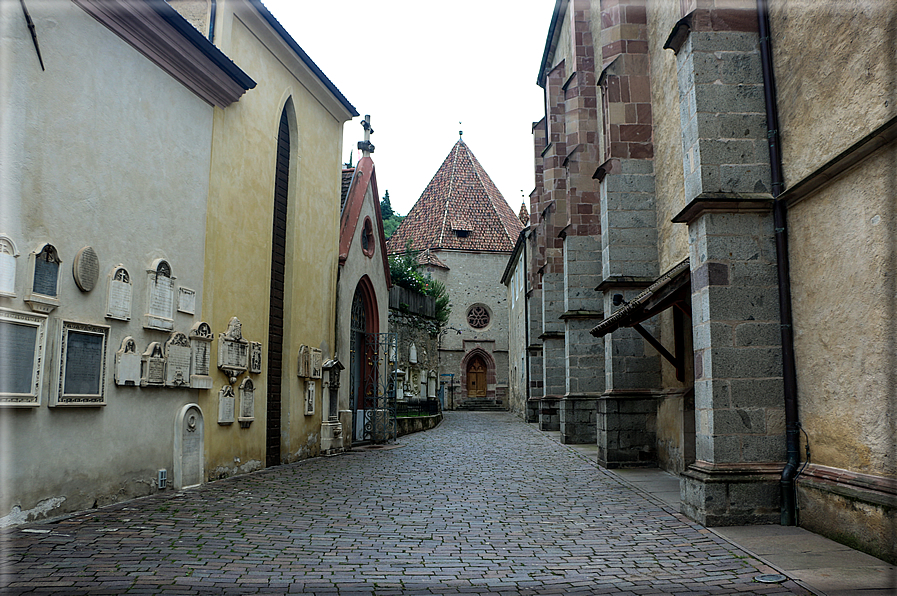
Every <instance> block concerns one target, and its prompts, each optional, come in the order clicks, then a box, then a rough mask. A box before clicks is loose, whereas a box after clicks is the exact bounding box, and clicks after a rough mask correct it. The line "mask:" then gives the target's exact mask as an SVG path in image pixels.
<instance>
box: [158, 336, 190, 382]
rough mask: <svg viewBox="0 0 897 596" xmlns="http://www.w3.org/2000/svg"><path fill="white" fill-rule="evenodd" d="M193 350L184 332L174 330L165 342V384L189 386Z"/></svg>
mask: <svg viewBox="0 0 897 596" xmlns="http://www.w3.org/2000/svg"><path fill="white" fill-rule="evenodd" d="M192 361H193V350H191V348H190V340H189V339H187V336H186V334H184V333H181V332H180V331H175V332H173V333H172V334H171V336H170V337H169V338H168V341H166V342H165V386H166V387H189V386H190V365H191V363H192Z"/></svg>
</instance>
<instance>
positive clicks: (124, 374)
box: [115, 335, 140, 387]
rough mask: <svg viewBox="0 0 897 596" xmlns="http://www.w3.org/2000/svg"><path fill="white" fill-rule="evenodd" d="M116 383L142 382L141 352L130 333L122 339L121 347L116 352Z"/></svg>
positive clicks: (135, 383) (137, 383) (125, 385)
mask: <svg viewBox="0 0 897 596" xmlns="http://www.w3.org/2000/svg"><path fill="white" fill-rule="evenodd" d="M115 384H116V385H118V386H120V387H122V386H124V387H136V386H137V385H139V384H140V354H138V353H137V342H136V341H134V338H133V337H131V336H130V335H129V336H127V337H125V338H124V339H123V340H121V348H119V350H118V351H117V352H116V353H115Z"/></svg>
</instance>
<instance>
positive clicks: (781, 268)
mask: <svg viewBox="0 0 897 596" xmlns="http://www.w3.org/2000/svg"><path fill="white" fill-rule="evenodd" d="M757 17H758V21H759V33H760V63H761V67H762V69H763V98H764V100H765V103H766V127H767V131H766V136H767V138H768V140H769V165H770V178H771V182H772V196H773V199H774V203H773V222H774V223H773V225H774V226H775V242H776V268H777V269H778V283H779V318H780V321H781V326H780V327H781V337H782V382H783V385H784V391H785V456H786V461H785V468H784V469H783V470H782V478H781V480H780V482H779V485H780V489H781V496H782V510H781V524H782V525H783V526H793V525H795V521H796V507H795V490H796V488H795V480H796V478H797V474H798V467H799V466H800V423H799V422H798V417H797V369H796V366H795V362H794V328H793V320H792V316H791V275H790V271H789V267H788V223H787V206H786V205H785V203H784V201H779V200H778V197H779V195H781V194H782V191H783V190H784V177H783V176H782V152H781V147H780V144H779V114H778V109H777V108H776V88H775V78H774V76H773V70H772V43H771V40H770V26H769V6H768V0H757Z"/></svg>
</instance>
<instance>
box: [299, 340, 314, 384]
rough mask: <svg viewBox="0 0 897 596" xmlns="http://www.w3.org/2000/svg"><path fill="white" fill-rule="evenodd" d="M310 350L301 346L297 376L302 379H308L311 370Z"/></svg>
mask: <svg viewBox="0 0 897 596" xmlns="http://www.w3.org/2000/svg"><path fill="white" fill-rule="evenodd" d="M310 356H311V353H310V348H309V347H308V346H306V345H301V346H299V358H298V364H297V366H296V374H297V375H298V376H300V377H302V378H308V377H309V376H310V375H309V371H310V369H311V358H310Z"/></svg>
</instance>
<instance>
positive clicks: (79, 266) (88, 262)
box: [72, 246, 100, 292]
mask: <svg viewBox="0 0 897 596" xmlns="http://www.w3.org/2000/svg"><path fill="white" fill-rule="evenodd" d="M72 275H73V276H74V278H75V283H76V284H77V285H78V287H79V288H80V289H81V291H82V292H89V291H91V290H92V289H93V288H94V287H95V286H96V285H97V279H99V277H100V259H99V257H98V256H97V252H96V251H95V250H94V249H93V247H91V246H85V247H84V248H82V249H81V250H79V251H78V254H76V255H75V258H74V260H73V261H72Z"/></svg>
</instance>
